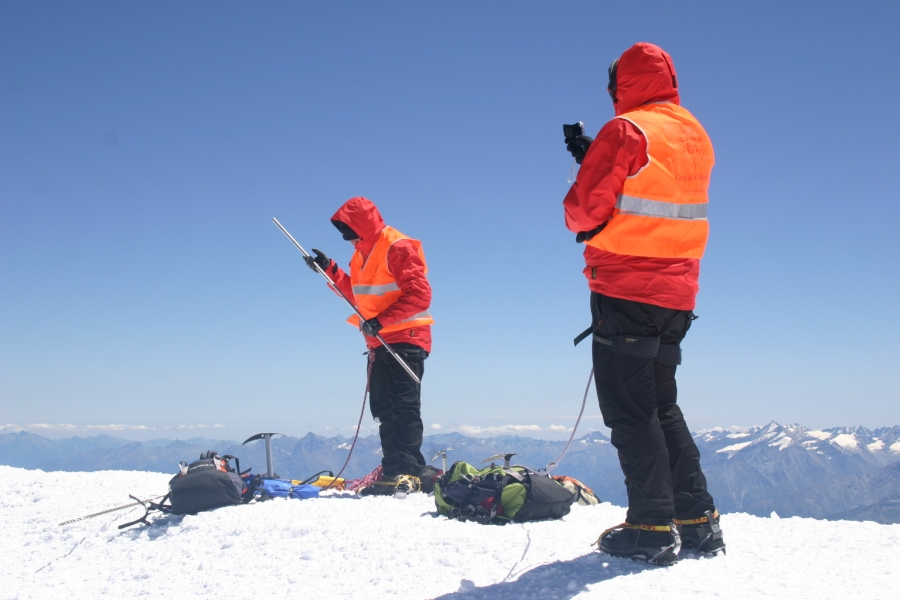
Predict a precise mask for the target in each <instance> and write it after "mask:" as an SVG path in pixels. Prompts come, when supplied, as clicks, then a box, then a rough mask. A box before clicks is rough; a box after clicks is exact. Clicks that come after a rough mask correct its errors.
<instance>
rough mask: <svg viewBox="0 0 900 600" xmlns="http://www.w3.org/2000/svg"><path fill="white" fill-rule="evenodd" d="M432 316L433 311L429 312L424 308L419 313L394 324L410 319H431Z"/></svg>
mask: <svg viewBox="0 0 900 600" xmlns="http://www.w3.org/2000/svg"><path fill="white" fill-rule="evenodd" d="M430 318H431V313H430V312H428V311H427V310H423V311H422V312H420V313H419V314H417V315H413V316H411V317H409V318H408V319H403V320H402V321H397V322H396V323H394V325H399V324H400V323H406V322H408V321H415V320H416V319H430Z"/></svg>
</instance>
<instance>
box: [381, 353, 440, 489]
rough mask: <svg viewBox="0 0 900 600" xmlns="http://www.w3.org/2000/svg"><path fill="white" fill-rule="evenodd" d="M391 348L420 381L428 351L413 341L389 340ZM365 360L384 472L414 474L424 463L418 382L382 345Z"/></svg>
mask: <svg viewBox="0 0 900 600" xmlns="http://www.w3.org/2000/svg"><path fill="white" fill-rule="evenodd" d="M391 348H393V350H394V352H396V353H397V354H399V355H400V357H401V358H402V359H403V360H404V361H405V362H406V364H407V365H409V368H410V369H412V371H413V373H415V374H416V376H417V377H418V378H419V380H420V381H421V379H422V375H423V374H424V373H425V359H426V358H427V357H428V353H427V352H425V350H423V349H422V348H419V347H418V346H415V345H413V344H393V345H391ZM369 360H370V361H371V362H370V363H369V368H370V369H371V371H370V372H369V400H370V406H371V409H372V417H373V418H374V419H375V421H376V422H377V423H378V434H379V435H380V436H381V452H382V454H383V458H382V459H381V466H382V469H384V475H385V477H396V476H397V475H416V476H418V475H419V472H420V471H421V470H422V467H424V466H425V458H424V457H423V456H422V450H421V448H422V434H423V429H424V427H423V425H422V415H421V408H422V402H421V393H422V386H421V384H418V383H416V382H415V381H413V378H412V377H410V376H409V373H407V372H406V370H405V369H404V368H403V367H402V366H401V365H400V363H399V362H397V359H395V358H394V357H393V356H391V354H390V353H389V352H388V351H387V350H386V349H385V348H384V347H383V346H379V347H378V348H376V349H375V350H372V351H371V356H370V358H369Z"/></svg>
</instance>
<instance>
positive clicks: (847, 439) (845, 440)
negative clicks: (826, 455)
mask: <svg viewBox="0 0 900 600" xmlns="http://www.w3.org/2000/svg"><path fill="white" fill-rule="evenodd" d="M829 441H830V442H831V443H832V444H837V445H838V446H840V447H841V448H847V449H852V448H858V447H859V440H858V439H856V436H855V435H853V434H852V433H842V434H840V435H836V436H834V439H833V440H829Z"/></svg>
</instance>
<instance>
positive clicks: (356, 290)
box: [353, 283, 400, 296]
mask: <svg viewBox="0 0 900 600" xmlns="http://www.w3.org/2000/svg"><path fill="white" fill-rule="evenodd" d="M398 291H400V286H398V285H397V284H396V283H385V284H384V285H354V286H353V295H354V296H384V295H385V294H387V293H388V292H398Z"/></svg>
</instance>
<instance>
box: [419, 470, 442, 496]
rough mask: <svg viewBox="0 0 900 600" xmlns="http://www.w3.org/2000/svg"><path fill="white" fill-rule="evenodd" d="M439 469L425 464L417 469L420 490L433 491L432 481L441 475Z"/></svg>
mask: <svg viewBox="0 0 900 600" xmlns="http://www.w3.org/2000/svg"><path fill="white" fill-rule="evenodd" d="M443 474H444V472H443V471H441V470H440V469H435V468H434V467H432V466H431V465H425V466H424V467H422V469H421V470H420V471H419V482H420V483H421V484H422V491H423V492H425V493H426V494H430V493H431V492H433V491H434V482H435V481H436V480H437V479H438V478H439V477H440V476H441V475H443Z"/></svg>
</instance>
